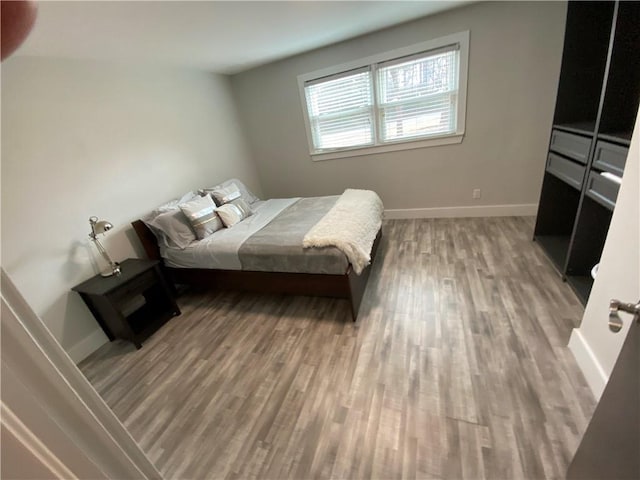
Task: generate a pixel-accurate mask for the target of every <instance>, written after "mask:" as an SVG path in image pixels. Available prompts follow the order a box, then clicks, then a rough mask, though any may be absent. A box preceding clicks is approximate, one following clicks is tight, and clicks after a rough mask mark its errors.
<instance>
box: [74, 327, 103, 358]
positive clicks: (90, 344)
mask: <svg viewBox="0 0 640 480" xmlns="http://www.w3.org/2000/svg"><path fill="white" fill-rule="evenodd" d="M108 341H109V339H108V338H107V336H106V335H105V334H104V332H103V331H102V330H100V329H97V330H95V331H94V332H93V333H92V334H90V335H88V336H86V337H84V338H83V339H82V340H80V341H79V342H78V343H76V344H75V345H74V346H73V347H71V348H70V349H69V350H67V355H69V356H70V357H71V360H73V362H74V363H75V364H76V365H77V364H78V363H79V362H81V361H82V360H84V359H85V358H87V357H88V356H89V355H90V354H92V353H93V352H95V351H96V350H97V349H98V348H100V347H101V346H102V345H104V344H105V343H107V342H108Z"/></svg>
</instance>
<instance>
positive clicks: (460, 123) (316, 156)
mask: <svg viewBox="0 0 640 480" xmlns="http://www.w3.org/2000/svg"><path fill="white" fill-rule="evenodd" d="M469 36H470V35H469V31H468V30H467V31H463V32H458V33H454V34H451V35H446V36H444V37H439V38H435V39H432V40H428V41H426V42H420V43H416V44H413V45H409V46H407V47H402V48H397V49H394V50H390V51H388V52H384V53H380V54H376V55H371V56H368V57H365V58H361V59H358V60H354V61H352V62H347V63H342V64H340V65H335V66H332V67H328V68H323V69H321V70H316V71H313V72H310V73H305V74H302V75H298V90H299V95H300V101H301V104H302V112H303V120H304V126H305V131H306V135H307V146H308V148H309V155H310V156H311V159H312V160H313V161H320V160H332V159H337V158H344V157H354V156H360V155H371V154H375V153H385V152H391V151H397V150H409V149H415V148H424V147H434V146H440V145H451V144H456V143H461V142H462V139H463V137H464V133H465V120H466V107H467V77H468V65H469ZM455 44H457V45H458V47H459V50H458V55H459V66H458V99H457V101H458V105H457V111H456V117H457V123H456V131H455V132H454V133H447V134H436V135H433V136H429V137H426V138H425V137H418V138H408V139H400V140H393V141H387V142H381V141H380V140H381V139H380V138H379V135H380V121H381V118H380V108H379V107H380V106H379V102H378V81H377V75H378V72H377V68H376V67H377V64H380V63H383V62H389V61H393V60H396V59H401V58H402V57H408V56H411V55H416V54H420V53H428V52H429V51H434V53H437V51H438V50H440V49H443V48H446V47H448V46H450V45H455ZM367 67H369V68H370V69H371V75H372V79H373V82H372V89H373V92H372V94H373V112H374V122H373V125H372V129H373V140H374V143H373V145H364V146H354V147H343V148H336V149H331V150H323V151H316V150H315V148H314V145H313V135H312V131H311V128H312V127H311V123H310V115H309V111H308V109H307V100H306V95H305V83H306V82H310V81H314V80H319V79H321V78H323V77H330V76H334V75H340V74H341V73H345V72H347V71H350V70H356V69H360V68H367Z"/></svg>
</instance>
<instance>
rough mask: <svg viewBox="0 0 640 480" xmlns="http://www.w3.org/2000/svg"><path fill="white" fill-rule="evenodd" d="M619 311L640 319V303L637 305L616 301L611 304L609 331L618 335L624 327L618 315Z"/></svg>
mask: <svg viewBox="0 0 640 480" xmlns="http://www.w3.org/2000/svg"><path fill="white" fill-rule="evenodd" d="M619 311H623V312H625V313H628V314H630V315H634V317H635V318H637V319H640V302H638V303H636V304H633V303H624V302H621V301H620V300H616V299H613V300H611V301H610V302H609V330H611V331H612V332H613V333H618V332H619V331H620V330H622V326H623V325H624V324H623V322H622V319H621V318H620V315H619V314H618V312H619Z"/></svg>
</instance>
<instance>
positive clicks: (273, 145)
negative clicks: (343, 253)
mask: <svg viewBox="0 0 640 480" xmlns="http://www.w3.org/2000/svg"><path fill="white" fill-rule="evenodd" d="M565 14H566V3H564V2H526V3H520V2H498V3H493V2H492V3H477V4H472V5H469V6H465V7H462V8H458V9H455V10H450V11H447V12H444V13H441V14H438V15H435V16H432V17H427V18H423V19H420V20H417V21H414V22H411V23H407V24H404V25H401V26H398V27H394V28H391V29H387V30H383V31H380V32H376V33H373V34H370V35H366V36H363V37H360V38H356V39H354V40H350V41H346V42H343V43H340V44H337V45H334V46H330V47H327V48H322V49H319V50H316V51H313V52H310V53H306V54H302V55H299V56H296V57H293V58H290V59H286V60H283V61H280V62H277V63H273V64H269V65H266V66H263V67H259V68H256V69H254V70H250V71H248V72H244V73H241V74H237V75H235V76H233V77H232V88H233V93H234V97H235V99H236V103H237V105H238V109H239V112H240V117H241V121H242V123H243V124H244V127H245V131H246V134H247V135H248V139H249V143H250V146H251V150H252V155H253V158H254V160H255V161H256V164H257V167H258V171H259V175H260V179H261V182H262V186H263V189H264V193H265V194H266V195H267V196H269V197H287V196H298V195H303V196H311V195H327V194H337V193H341V192H342V191H343V189H344V188H346V187H358V188H370V189H374V190H376V191H377V192H378V193H379V194H380V195H381V197H382V199H383V201H384V203H385V207H386V208H387V209H412V208H418V209H421V208H436V209H438V208H441V209H442V208H443V207H465V206H482V205H487V206H495V205H507V206H513V205H520V206H522V205H527V206H529V207H530V208H529V209H528V210H527V211H528V213H533V212H534V211H535V204H537V201H538V196H539V193H540V186H541V182H542V173H543V170H544V162H545V151H546V149H547V144H548V138H549V131H550V128H551V122H552V117H553V109H554V102H555V90H556V86H557V81H558V76H559V71H560V60H561V55H562V42H563V35H564V19H565ZM463 30H469V31H470V33H471V41H470V54H469V86H468V97H467V124H466V136H465V138H464V140H463V142H462V144H459V145H449V146H441V147H430V148H421V149H413V150H405V151H397V152H391V153H382V154H374V155H366V156H358V157H352V158H344V159H338V160H327V161H320V162H313V161H312V160H311V158H310V156H309V153H308V147H307V140H306V136H305V130H304V124H303V117H302V108H301V104H300V97H299V93H298V86H297V78H296V77H297V76H298V75H299V74H303V73H309V72H312V71H314V70H318V69H321V68H325V67H329V66H332V65H338V64H341V63H344V62H348V61H352V60H356V59H358V58H362V57H365V56H369V55H373V54H376V53H380V52H384V51H388V50H392V49H395V48H399V47H403V46H406V45H411V44H413V43H418V42H422V41H426V40H429V39H433V38H437V37H441V36H444V35H448V34H451V33H455V32H459V31H463ZM474 188H480V189H482V198H481V199H480V200H472V189H474ZM445 210H446V209H445ZM445 210H443V211H445ZM454 210H455V209H453V210H451V212H453V213H455V212H454ZM485 210H486V212H487V213H492V212H495V211H496V210H495V209H494V210H491V209H490V208H489V209H485ZM485 210H481V211H485ZM465 211H467V210H464V208H463V209H461V210H460V211H457V213H458V214H460V213H461V212H462V213H464V212H465ZM501 211H502V212H505V213H508V212H509V211H511V210H509V209H508V208H507V209H506V210H501ZM513 211H514V212H515V211H516V210H513ZM520 211H521V210H520Z"/></svg>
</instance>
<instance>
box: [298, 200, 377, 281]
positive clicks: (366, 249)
mask: <svg viewBox="0 0 640 480" xmlns="http://www.w3.org/2000/svg"><path fill="white" fill-rule="evenodd" d="M383 212H384V206H383V205H382V200H380V197H379V196H378V194H377V193H375V192H372V191H371V190H354V189H347V190H345V191H344V193H343V194H342V195H341V196H340V198H339V199H338V201H337V202H336V204H335V205H334V206H333V208H332V209H331V210H329V212H327V214H326V215H325V216H324V217H322V219H321V220H320V221H319V222H318V223H316V224H315V225H314V226H313V228H311V230H309V231H308V232H307V234H306V235H305V236H304V239H303V241H302V245H303V247H305V248H309V247H336V248H338V249H339V250H341V251H342V252H344V254H345V255H346V256H347V258H348V259H349V262H350V263H351V265H352V266H353V269H354V270H355V272H356V273H357V274H358V275H360V273H362V270H364V269H365V267H366V266H367V265H369V263H370V262H371V248H372V247H373V242H374V241H375V239H376V235H377V233H378V230H380V225H382V214H383Z"/></svg>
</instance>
